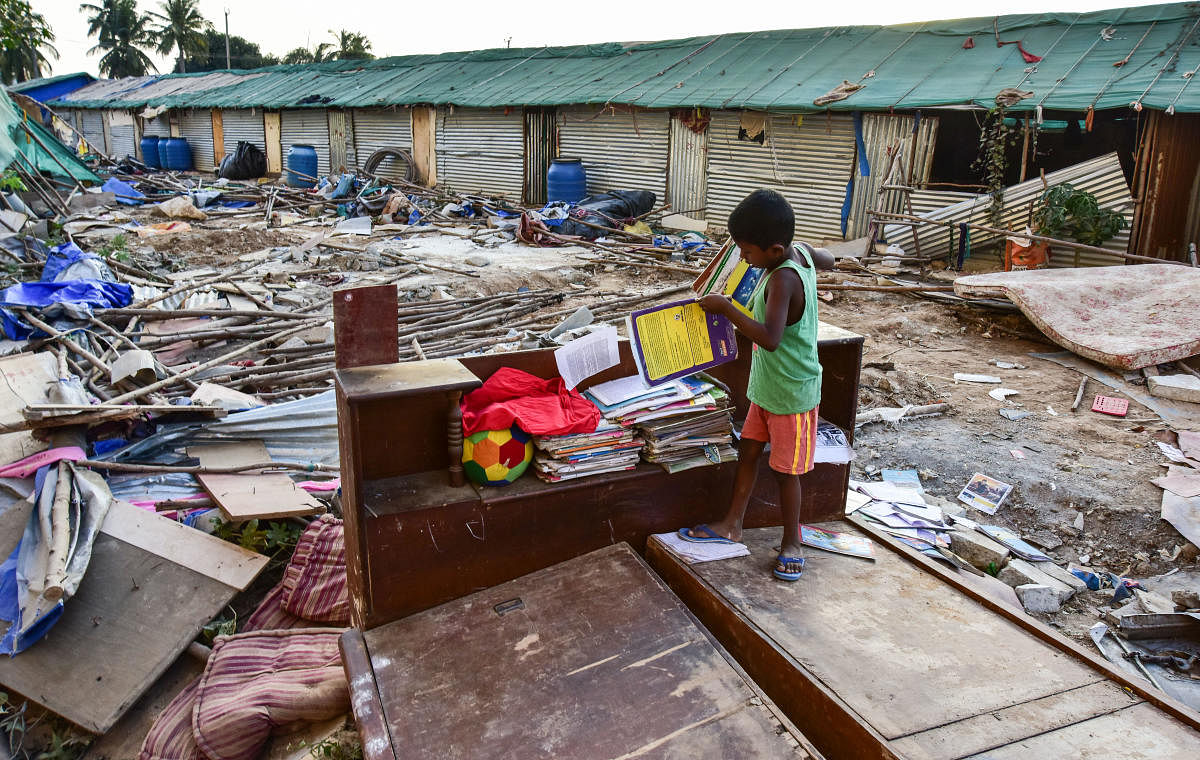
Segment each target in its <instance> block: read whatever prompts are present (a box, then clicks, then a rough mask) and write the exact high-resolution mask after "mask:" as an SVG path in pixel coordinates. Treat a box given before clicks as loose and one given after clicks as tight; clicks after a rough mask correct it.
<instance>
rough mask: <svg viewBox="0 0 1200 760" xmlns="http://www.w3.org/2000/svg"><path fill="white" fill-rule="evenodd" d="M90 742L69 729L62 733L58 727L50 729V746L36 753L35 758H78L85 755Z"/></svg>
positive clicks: (41, 759) (60, 759)
mask: <svg viewBox="0 0 1200 760" xmlns="http://www.w3.org/2000/svg"><path fill="white" fill-rule="evenodd" d="M88 744H90V742H89V741H88V740H87V739H85V738H83V737H80V736H76V735H74V734H73V733H72V732H71V731H70V730H69V729H67V730H66V732H65V733H64V734H62V735H60V734H59V733H58V729H51V731H50V746H49V747H47V748H46V749H44V750H42V751H41V752H39V753H37V754H36V755H34V756H33V757H34V760H76V758H78V757H80V756H82V755H83V752H84V750H86V749H87V746H88Z"/></svg>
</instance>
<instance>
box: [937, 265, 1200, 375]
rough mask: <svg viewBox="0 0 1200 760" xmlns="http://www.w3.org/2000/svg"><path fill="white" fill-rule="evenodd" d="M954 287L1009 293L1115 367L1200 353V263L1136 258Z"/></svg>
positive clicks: (1059, 336) (1066, 343)
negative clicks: (1136, 260) (1123, 263)
mask: <svg viewBox="0 0 1200 760" xmlns="http://www.w3.org/2000/svg"><path fill="white" fill-rule="evenodd" d="M954 292H955V293H956V294H957V295H960V296H963V297H972V298H995V297H1000V298H1008V299H1009V300H1010V301H1012V302H1013V303H1015V304H1016V305H1017V307H1018V308H1020V309H1021V311H1022V312H1023V313H1024V314H1025V316H1026V317H1028V318H1029V321H1030V322H1032V323H1033V324H1034V325H1036V326H1037V328H1038V329H1039V330H1041V331H1042V333H1043V334H1045V335H1046V337H1048V338H1050V339H1051V340H1053V341H1054V342H1055V343H1057V344H1058V345H1060V346H1062V347H1063V348H1066V349H1068V350H1070V351H1072V352H1074V353H1076V354H1079V355H1080V356H1083V357H1086V358H1088V359H1091V360H1093V361H1097V362H1100V363H1101V364H1104V365H1106V366H1108V367H1113V368H1116V369H1124V370H1129V369H1140V368H1142V367H1149V366H1151V365H1154V364H1162V363H1165V362H1170V361H1175V360H1178V359H1185V358H1187V357H1189V356H1194V355H1195V354H1200V269H1195V268H1192V267H1182V266H1177V265H1173V264H1136V265H1130V266H1114V267H1087V268H1083V269H1036V270H1026V271H1022V272H994V273H991V274H976V275H970V276H968V277H960V278H958V279H957V280H955V281H954Z"/></svg>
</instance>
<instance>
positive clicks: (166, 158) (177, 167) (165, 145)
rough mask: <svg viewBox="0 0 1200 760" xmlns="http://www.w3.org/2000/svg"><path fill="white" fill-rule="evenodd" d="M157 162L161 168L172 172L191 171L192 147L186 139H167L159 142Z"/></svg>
mask: <svg viewBox="0 0 1200 760" xmlns="http://www.w3.org/2000/svg"><path fill="white" fill-rule="evenodd" d="M158 161H159V163H160V164H162V168H164V169H169V170H171V171H173V172H190V171H191V170H192V146H190V145H188V141H187V138H186V137H168V138H167V139H165V140H159V143H158Z"/></svg>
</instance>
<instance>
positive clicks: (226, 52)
mask: <svg viewBox="0 0 1200 760" xmlns="http://www.w3.org/2000/svg"><path fill="white" fill-rule="evenodd" d="M225 68H227V69H232V68H233V66H231V65H230V64H229V9H228V8H226V9H225Z"/></svg>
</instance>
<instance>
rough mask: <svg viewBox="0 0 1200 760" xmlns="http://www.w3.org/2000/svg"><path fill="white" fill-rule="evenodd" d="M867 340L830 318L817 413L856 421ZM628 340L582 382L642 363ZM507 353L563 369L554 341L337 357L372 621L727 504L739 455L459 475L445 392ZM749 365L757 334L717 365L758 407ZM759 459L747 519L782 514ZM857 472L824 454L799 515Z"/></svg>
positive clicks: (351, 544)
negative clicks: (489, 479)
mask: <svg viewBox="0 0 1200 760" xmlns="http://www.w3.org/2000/svg"><path fill="white" fill-rule="evenodd" d="M359 290H361V289H356V290H355V291H352V292H355V293H357V292H358V291H359ZM339 292H342V291H339ZM359 300H360V301H361V300H362V299H359ZM336 302H337V298H336V297H335V303H336ZM391 322H392V324H393V325H394V324H395V320H394V319H392V320H391ZM347 329H349V330H353V329H354V325H353V323H352V324H351V325H349V326H347V325H346V324H345V323H343V322H341V321H339V322H338V323H337V333H338V335H339V336H340V335H342V334H343V333H344V331H345V330H347ZM743 340H744V339H743ZM338 341H339V342H338V345H339V348H340V347H341V346H343V345H344V344H343V343H342V342H341V338H340V337H339V338H338ZM862 341H863V339H862V337H861V336H858V335H854V334H853V333H850V332H847V331H845V330H841V329H840V328H836V327H833V326H831V325H821V327H820V332H819V343H818V354H819V357H820V360H821V364H822V367H823V368H824V381H823V385H822V394H823V395H822V401H821V416H822V418H824V419H826V420H828V421H829V422H832V423H834V424H836V425H838V426H839V427H841V428H842V429H843V430H846V431H847V433H848V434H849V435H852V434H853V428H854V418H855V411H856V408H857V400H858V373H859V365H860V363H861V357H862ZM620 353H621V362H620V364H618V365H617V366H615V367H613V368H611V369H608V370H605V371H604V372H601V373H599V374H597V375H595V376H594V377H591V378H588V380H587V381H585V382H584V383H583V384H582V385H581V386H580V387H581V388H586V387H589V386H590V385H592V384H595V383H600V382H604V381H606V380H611V379H614V378H618V377H625V376H628V375H631V374H633V373H634V372H636V371H637V370H636V366H635V364H634V361H633V357H632V355H631V354H630V351H629V344H628V342H625V341H622V342H621V344H620ZM340 361H341V360H340V359H339V363H340ZM350 363H352V362H350ZM500 367H515V368H517V369H520V370H524V371H526V372H529V373H530V374H533V375H536V376H538V377H543V378H549V377H554V376H556V375H557V373H558V370H557V366H556V364H555V361H554V351H553V350H551V349H543V350H534V351H520V352H515V353H506V354H485V355H480V356H471V357H464V358H462V359H461V360H437V361H429V362H408V363H404V364H399V365H384V366H378V365H375V366H365V367H351V368H346V369H339V370H338V373H337V403H338V435H339V439H340V441H341V456H342V470H341V472H342V499H343V512H344V515H345V521H346V556H347V565H348V569H349V582H350V597H351V606H352V612H351V615H352V617H351V621H352V623H353V625H355V626H356V627H360V628H372V627H374V626H377V625H380V624H383V623H387V622H390V621H392V620H395V619H397V618H399V617H403V616H405V615H410V614H412V613H414V612H419V611H421V610H424V609H428V608H429V607H432V606H434V605H437V604H440V603H442V602H446V601H448V600H450V599H456V598H458V597H461V596H464V595H466V594H469V593H471V592H473V591H476V590H478V589H481V588H487V587H489V586H494V585H496V584H498V583H503V582H505V581H508V580H512V579H513V578H518V577H520V576H522V575H525V574H528V573H531V572H534V571H536V570H540V569H542V568H545V567H548V566H550V565H553V564H555V563H558V562H562V561H564V560H567V559H571V558H572V557H577V556H579V555H581V554H585V553H587V552H589V551H593V550H595V549H598V548H601V547H603V546H608V545H610V544H614V543H619V542H622V541H624V542H627V543H629V544H630V545H631V546H633V547H634V549H635V550H638V551H641V550H642V549H643V548H644V547H645V545H646V537H647V536H648V535H650V534H651V533H661V532H665V531H672V530H676V529H678V528H679V527H681V526H684V525H695V524H697V523H701V522H704V521H705V520H707V519H710V518H711V517H713V516H714V515H716V514H717V513H719V512H720V511H721V510H722V509H724V506H725V504H726V503H727V501H728V499H729V495H730V491H731V489H732V484H733V474H734V471H735V469H736V463H726V464H723V465H714V466H709V467H700V468H697V469H693V470H687V471H685V472H681V473H676V474H670V473H667V472H666V471H665V470H663V469H662V468H661V467H659V466H658V465H653V464H647V463H644V462H643V463H641V464H639V465H638V466H637V468H636V469H634V470H630V471H626V472H617V473H611V474H605V475H597V476H593V477H587V478H580V479H577V480H569V481H565V482H561V483H544V482H542V481H540V480H538V479H536V478H534V477H533V476H532V475H526V476H525V477H522V478H520V479H518V480H517V481H516V482H515V483H513V484H512V485H510V486H507V487H504V488H489V487H483V486H476V485H464V486H462V487H455V486H452V485H450V477H449V475H448V473H449V472H450V468H451V466H452V465H453V464H457V462H455V456H457V455H455V454H451V453H450V450H449V449H448V440H452V439H453V437H454V435H455V433H453V432H452V433H448V432H447V430H448V426H449V427H450V428H451V429H452V428H453V427H454V425H453V424H452V423H455V422H456V420H453V419H451V417H452V411H451V410H450V408H449V405H448V394H452V393H455V392H461V391H462V390H465V389H467V388H469V387H473V386H474V385H475V384H477V383H479V382H481V381H482V380H483V379H485V378H487V377H490V376H491V374H492V373H493V372H495V371H496V370H497V369H499V368H500ZM749 371H750V346H749V343H747V342H742V343H740V345H739V354H738V359H737V361H735V362H732V363H730V364H725V365H722V366H720V367H718V368H716V369H715V370H713V371H712V372H711V373H710V374H711V375H713V376H714V377H716V378H717V379H718V380H720V381H722V382H724V383H725V384H727V385H728V386H729V388H730V389H731V390H732V394H731V395H732V397H733V399H734V401H735V403H736V413H735V416H736V417H738V418H741V417H742V416H744V415H745V412H746V409H747V407H748V402H747V401H746V398H745V394H744V390H745V387H746V378H747V377H748V374H749ZM468 377H473V378H475V379H474V380H471V381H468V380H467V378H468ZM422 378H424V379H422ZM456 408H457V407H456V405H455V409H456ZM458 435H461V433H458ZM760 466H761V467H762V468H763V470H762V477H760V478H759V483H758V489H757V490H756V492H755V494H754V497H753V498H752V499H751V504H750V508H749V511H748V512H747V515H746V525H747V526H763V525H778V524H779V520H780V514H779V508H778V507H777V506H776V501H777V499H776V495H775V489H776V485H775V482H774V479H773V478H772V477H770V476H769V475H768V474H767V464H766V458H765V457H764V458H763V461H762V463H761V465H760ZM849 475H850V467H849V465H847V464H842V465H834V464H818V465H816V467H815V468H814V469H813V471H812V472H810V473H808V474H806V475H804V476H803V477H802V478H801V482H802V483H803V485H804V501H803V505H802V519H804V520H808V521H815V520H823V519H832V518H834V517H837V516H840V515H841V514H842V511H843V508H844V506H845V495H846V486H847V484H848V479H849Z"/></svg>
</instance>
